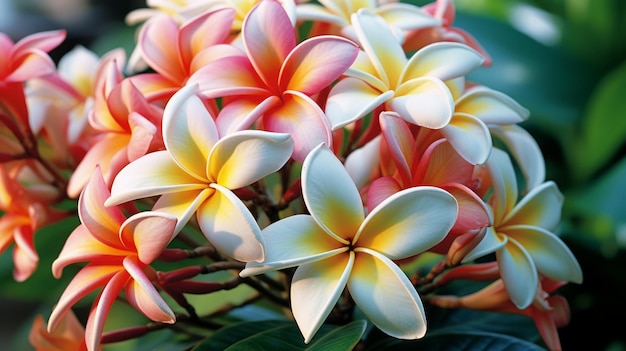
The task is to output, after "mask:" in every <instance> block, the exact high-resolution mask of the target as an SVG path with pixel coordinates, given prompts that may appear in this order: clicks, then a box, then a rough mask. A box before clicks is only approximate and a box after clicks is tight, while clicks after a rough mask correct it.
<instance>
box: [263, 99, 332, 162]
mask: <svg viewBox="0 0 626 351" xmlns="http://www.w3.org/2000/svg"><path fill="white" fill-rule="evenodd" d="M282 100H283V104H282V105H281V106H280V107H277V108H273V109H270V110H269V111H267V113H265V115H264V116H263V120H262V122H263V127H264V128H265V129H266V130H271V131H273V132H278V133H288V134H290V135H291V136H292V138H293V143H294V147H293V155H292V157H293V159H295V160H296V161H299V162H302V161H303V160H304V158H305V157H306V155H308V154H309V152H310V151H311V150H313V148H315V147H316V146H317V145H319V144H320V143H325V144H326V145H331V144H332V134H331V125H330V121H329V120H328V118H327V117H326V115H325V114H324V112H323V111H322V109H321V108H320V107H319V106H318V105H317V104H316V103H315V101H313V100H312V99H311V98H310V97H308V96H306V95H304V94H302V93H300V92H297V91H292V90H289V91H286V92H285V93H284V94H283V96H282Z"/></svg>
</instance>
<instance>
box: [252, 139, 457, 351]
mask: <svg viewBox="0 0 626 351" xmlns="http://www.w3.org/2000/svg"><path fill="white" fill-rule="evenodd" d="M302 195H303V198H304V202H305V204H306V208H307V209H308V211H309V213H310V215H305V214H301V215H292V216H289V217H286V218H284V219H282V220H280V221H278V222H275V223H273V224H271V225H269V226H268V227H266V228H265V229H263V237H264V239H265V243H266V259H265V261H264V262H260V263H258V262H250V263H248V264H246V268H245V269H244V270H243V271H242V272H241V273H240V275H241V276H243V277H246V276H251V275H255V274H260V273H264V272H268V271H274V270H279V269H283V268H288V267H294V266H299V267H298V268H297V269H296V271H295V274H294V276H293V280H292V283H291V305H292V311H293V315H294V318H295V320H296V322H297V324H298V326H299V328H300V330H301V332H302V334H303V335H304V341H305V343H308V342H309V341H310V340H311V338H312V337H313V336H314V335H315V333H316V332H317V330H318V329H319V328H320V326H321V325H322V323H323V322H324V320H325V319H326V317H327V316H328V314H329V313H330V311H331V310H332V308H333V307H334V305H335V303H336V302H337V300H338V298H339V296H340V295H341V294H342V292H343V290H344V288H346V287H347V288H348V291H349V292H350V295H351V297H352V298H353V299H354V301H355V303H356V305H357V306H358V307H359V308H360V309H361V310H362V311H363V313H365V315H366V316H367V317H368V318H369V319H370V320H371V321H372V322H373V323H374V324H375V325H376V326H377V327H378V328H380V329H381V330H382V331H384V332H385V333H387V334H389V335H391V336H394V337H397V338H402V339H415V338H420V337H422V336H424V334H425V332H426V319H425V316H424V308H423V306H422V302H421V300H420V297H419V296H418V294H417V291H416V290H415V288H414V287H413V285H412V284H411V282H410V281H409V279H408V278H407V277H406V275H405V274H404V273H403V272H402V270H401V269H400V268H399V267H398V266H397V265H396V264H395V263H394V262H393V260H398V259H402V258H405V257H409V256H412V255H415V254H418V253H420V252H423V251H425V250H427V249H429V248H430V247H432V246H433V245H435V244H437V243H438V242H439V241H441V240H442V239H443V238H444V236H445V235H446V234H447V232H448V230H449V229H450V228H451V227H452V225H453V224H454V221H455V219H456V214H457V204H456V201H455V200H454V198H453V197H452V196H451V195H450V194H448V193H447V192H445V191H443V190H441V189H437V188H433V187H416V188H411V189H407V190H403V191H400V192H398V193H396V194H394V195H392V196H390V197H389V198H388V199H386V200H385V201H383V202H382V203H381V204H380V205H378V206H377V207H376V208H374V209H373V210H372V211H371V212H369V213H367V214H366V213H365V210H364V207H363V204H362V200H361V197H360V195H359V191H358V189H357V188H356V186H355V184H354V183H353V182H352V179H351V178H350V176H349V175H348V173H347V172H346V170H345V168H344V166H343V165H342V163H341V162H340V161H339V160H338V159H337V157H336V156H335V155H334V154H333V153H332V151H330V149H329V148H328V147H327V146H325V145H323V144H322V145H319V146H318V147H316V148H315V149H314V150H313V151H311V153H310V154H309V155H308V156H307V158H306V159H305V161H304V164H303V168H302Z"/></svg>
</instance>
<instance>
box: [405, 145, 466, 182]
mask: <svg viewBox="0 0 626 351" xmlns="http://www.w3.org/2000/svg"><path fill="white" fill-rule="evenodd" d="M473 171H474V166H473V165H472V164H470V163H469V162H467V161H466V160H465V159H463V158H462V157H461V156H460V155H459V154H458V152H457V151H456V150H455V149H454V148H453V147H452V145H451V143H449V142H448V141H447V140H446V139H439V140H437V141H435V142H434V143H432V144H430V145H429V146H428V148H427V149H426V151H425V152H424V154H423V155H422V158H421V159H420V161H419V163H418V164H417V165H416V168H415V170H414V171H413V177H414V178H413V182H414V184H422V185H443V184H448V183H459V184H469V183H470V181H471V180H472V174H473Z"/></svg>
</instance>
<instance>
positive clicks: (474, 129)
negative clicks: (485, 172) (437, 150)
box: [441, 112, 492, 165]
mask: <svg viewBox="0 0 626 351" xmlns="http://www.w3.org/2000/svg"><path fill="white" fill-rule="evenodd" d="M441 133H442V134H443V135H444V136H445V137H446V139H448V141H449V142H450V144H452V146H453V147H454V149H455V150H456V151H457V152H458V153H459V155H461V157H463V158H464V159H465V160H466V161H467V162H469V163H471V164H474V165H477V164H482V163H485V161H487V158H489V153H490V152H491V145H492V144H491V134H490V133H489V129H488V128H487V126H486V125H485V124H484V123H483V122H481V120H480V119H478V118H476V117H474V116H472V115H468V114H464V113H458V112H457V113H455V114H454V115H453V116H452V120H450V123H448V125H446V126H445V127H443V128H442V129H441Z"/></svg>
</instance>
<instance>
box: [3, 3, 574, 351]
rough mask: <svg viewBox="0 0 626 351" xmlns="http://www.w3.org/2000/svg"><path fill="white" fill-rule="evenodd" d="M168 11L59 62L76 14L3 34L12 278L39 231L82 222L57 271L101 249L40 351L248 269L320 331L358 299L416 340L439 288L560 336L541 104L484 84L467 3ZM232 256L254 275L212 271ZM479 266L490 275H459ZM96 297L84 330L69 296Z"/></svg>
mask: <svg viewBox="0 0 626 351" xmlns="http://www.w3.org/2000/svg"><path fill="white" fill-rule="evenodd" d="M148 4H149V5H150V7H149V8H146V9H142V10H137V11H133V12H132V13H130V14H129V15H128V17H127V19H128V22H129V24H138V25H139V26H138V28H139V30H138V35H137V45H136V47H135V49H134V51H133V52H132V54H131V55H130V56H129V58H128V60H127V58H126V54H125V53H124V51H123V50H121V49H117V50H113V51H111V52H109V53H108V54H106V55H104V56H103V57H97V56H96V55H95V54H94V53H92V52H91V51H89V50H88V49H86V48H84V47H76V48H75V49H73V50H72V51H70V52H69V53H67V54H66V55H65V56H63V57H62V58H61V59H60V61H59V62H58V64H55V63H54V62H53V61H52V60H51V59H50V57H49V56H48V54H47V53H48V52H49V51H50V50H52V49H53V48H55V47H56V46H57V45H59V44H60V43H61V42H62V41H63V40H64V36H65V33H64V32H63V31H52V32H44V33H38V34H34V35H31V36H28V37H26V38H24V39H22V40H21V41H19V42H17V43H13V42H12V41H11V40H10V39H8V37H6V36H4V35H0V48H1V50H2V51H3V55H2V56H1V58H0V122H1V124H0V149H1V150H2V152H1V153H0V160H1V161H2V163H1V164H0V177H1V179H2V181H1V182H0V187H1V189H2V192H1V193H0V194H1V195H2V196H1V197H0V206H1V207H0V209H1V210H2V211H3V212H4V214H3V216H2V218H1V219H0V228H1V229H2V231H1V232H0V239H1V241H0V252H3V251H6V250H7V248H8V247H9V246H11V245H12V244H14V250H13V255H14V256H13V257H14V265H15V270H14V272H15V273H14V277H15V279H16V280H19V281H23V280H26V279H28V277H29V276H30V275H31V274H32V273H33V272H34V271H35V269H37V265H38V255H37V251H36V249H35V246H34V241H35V234H36V233H37V232H38V230H39V229H40V228H42V227H44V226H46V225H49V224H51V223H55V222H57V221H59V220H61V219H63V218H65V217H68V216H72V215H75V214H76V213H77V215H78V217H79V218H80V225H78V227H76V228H75V229H74V231H73V232H72V233H71V234H69V236H66V237H65V238H64V239H65V240H66V242H65V245H64V247H63V249H62V251H61V252H60V254H59V256H58V258H57V259H56V260H55V261H54V263H53V265H52V271H53V274H54V276H55V277H60V276H61V275H62V272H63V269H64V268H65V267H66V266H69V265H73V264H77V263H82V264H83V265H82V266H81V268H80V270H79V271H78V273H77V274H76V275H75V276H74V278H73V279H72V280H71V282H70V283H69V285H68V286H67V287H66V289H65V291H64V293H63V294H62V296H60V298H59V301H58V303H57V304H56V306H55V307H54V309H53V311H52V313H51V315H50V318H49V320H48V324H47V327H43V321H42V320H40V319H38V320H37V324H36V326H35V327H34V329H33V331H32V332H31V341H32V343H33V344H35V346H37V347H38V348H39V349H41V350H53V349H62V348H63V347H66V346H63V345H68V344H70V343H72V342H73V343H74V344H75V345H81V344H84V345H83V346H80V347H85V346H86V349H88V350H97V349H99V347H100V345H101V344H103V343H107V342H113V341H117V340H121V339H124V338H132V337H135V336H138V335H140V334H143V333H146V332H148V331H149V330H148V329H145V328H139V329H132V328H131V329H129V330H125V331H122V332H119V331H117V332H116V331H113V332H105V331H104V330H105V328H104V327H105V322H106V320H107V316H108V314H109V311H110V309H111V307H112V305H113V304H114V302H115V301H116V300H118V299H123V300H125V301H126V302H127V303H128V304H129V305H130V306H132V307H133V308H134V309H136V310H137V311H138V312H140V313H142V314H143V315H145V316H146V317H147V318H149V319H150V320H152V321H154V322H158V323H160V324H159V325H162V326H163V327H166V326H167V325H168V324H172V323H178V321H179V320H185V321H194V320H201V319H202V318H203V316H199V315H197V314H196V312H195V310H194V308H193V306H192V305H191V304H189V302H188V301H187V300H186V298H185V294H206V295H207V298H210V294H211V293H212V292H215V291H221V290H224V289H231V288H233V287H235V286H238V285H240V284H248V285H250V286H251V287H252V288H254V289H258V290H259V292H261V293H262V294H266V295H268V296H272V297H274V298H273V299H270V300H271V301H274V302H276V301H283V300H281V299H280V297H281V296H283V295H284V296H283V298H284V301H283V302H282V305H283V306H284V307H289V310H290V313H291V314H290V316H292V317H293V319H294V320H295V322H296V323H297V325H298V327H299V329H300V331H301V333H302V335H303V338H304V342H305V343H308V342H309V341H310V340H311V339H312V338H313V337H314V336H315V335H316V333H317V332H318V330H319V329H320V327H321V326H322V325H323V324H324V323H325V322H327V321H328V319H329V318H330V316H331V315H336V314H337V313H339V314H343V317H342V318H343V320H344V321H345V320H350V319H351V318H353V317H352V316H353V312H354V310H355V308H358V309H359V310H360V311H362V313H363V314H364V315H365V317H366V318H367V319H368V320H369V321H370V322H371V323H372V324H373V325H374V326H375V327H377V328H378V329H379V330H381V331H382V332H384V333H386V334H388V335H389V336H392V337H395V338H400V339H418V338H421V337H423V336H424V335H425V334H426V332H427V319H428V318H427V317H428V316H427V315H426V313H425V307H424V305H425V304H428V305H430V306H436V307H438V308H466V309H474V310H487V311H499V312H506V313H517V314H521V315H526V316H530V317H532V318H533V319H534V320H535V323H536V326H537V328H538V330H539V332H540V334H541V336H542V338H543V340H544V342H545V344H546V345H547V346H548V347H549V348H550V349H559V348H560V346H559V338H558V334H557V328H558V327H560V326H562V325H564V324H565V323H567V321H568V319H569V315H568V308H567V301H565V300H563V299H559V298H558V296H553V295H551V294H552V293H554V291H555V290H556V289H557V288H558V287H560V286H562V285H563V284H566V283H569V282H573V283H580V282H581V281H582V272H581V268H580V266H579V264H578V262H577V260H576V259H575V257H574V256H573V254H572V253H571V251H570V250H569V249H568V248H567V246H566V245H565V244H564V242H563V241H562V240H561V239H560V238H559V237H558V236H557V235H556V232H557V230H558V225H559V221H560V215H561V207H562V204H563V196H562V194H561V193H560V191H559V189H558V187H557V185H556V184H555V183H554V182H552V181H549V180H546V179H545V177H546V176H545V166H544V161H543V156H542V153H541V150H540V149H539V146H538V144H537V143H536V142H535V140H534V139H533V138H532V136H531V135H530V134H529V133H528V132H527V131H525V130H524V129H523V128H522V126H521V125H520V123H521V122H523V121H524V120H526V119H527V118H528V116H529V112H528V111H527V110H526V109H525V108H524V107H522V106H520V105H519V104H518V103H517V102H516V101H514V99H512V98H511V97H509V96H507V95H505V94H503V93H500V92H498V91H495V90H493V89H490V88H489V87H486V86H481V85H478V84H475V83H473V82H471V81H469V80H468V79H467V78H466V77H467V75H468V74H469V73H470V72H472V71H474V70H476V69H479V68H481V66H488V65H490V63H491V58H490V57H489V56H488V55H487V53H486V52H485V50H484V49H483V48H482V47H481V46H480V45H479V44H478V42H477V41H476V40H475V39H474V38H473V37H472V36H471V35H470V34H468V33H466V32H465V31H463V30H462V29H459V28H456V27H454V26H453V22H454V6H453V3H452V2H451V1H446V0H437V1H436V2H433V3H431V4H429V5H426V6H423V7H418V6H415V5H411V4H408V3H399V2H385V1H381V2H375V1H370V2H358V1H351V0H323V1H322V0H320V1H319V2H315V3H314V2H306V1H297V2H294V1H292V0H283V1H280V2H279V1H275V0H259V1H249V2H238V1H216V0H196V1H159V2H158V3H157V2H154V4H151V2H150V1H149V2H148ZM68 200H71V201H68ZM68 202H69V203H75V204H76V205H75V206H69V207H71V208H70V209H68V205H67V204H68ZM61 205H63V206H61ZM194 234H199V235H201V236H200V238H201V239H202V241H199V240H198V238H196V237H194ZM185 245H187V247H185ZM424 257H428V258H429V259H427V260H423V258H424ZM196 258H202V259H205V260H208V261H206V262H209V263H208V264H201V265H197V264H196V262H197V261H193V262H194V263H193V264H192V263H189V264H186V262H192V261H191V259H196ZM433 258H434V259H436V260H437V261H433ZM156 261H161V262H165V263H172V264H177V265H175V266H173V267H175V268H173V269H171V270H167V269H164V268H162V267H164V265H159V266H158V267H159V268H158V269H157V268H156V266H155V265H154V262H156ZM433 262H434V263H433ZM416 266H417V268H415V267H416ZM424 269H428V270H429V271H428V272H427V274H423V273H424ZM218 270H228V271H234V272H235V273H236V274H235V277H234V278H233V280H231V281H227V282H218V281H215V282H211V281H206V280H198V279H195V278H196V277H197V276H198V275H200V274H206V273H209V272H215V271H218ZM468 280H479V281H485V282H488V284H485V285H483V286H482V287H481V288H480V289H479V290H477V291H473V292H471V293H469V294H462V295H450V294H449V293H446V294H442V293H440V292H439V291H445V290H440V289H442V288H444V287H446V286H448V284H449V283H451V282H456V281H468ZM93 292H98V294H97V297H96V298H95V299H94V301H93V304H92V308H91V311H90V313H89V316H88V318H87V321H86V327H85V329H84V331H81V329H80V325H79V323H77V321H76V317H75V316H74V314H73V312H72V307H73V306H74V305H75V304H76V303H77V302H78V301H79V300H82V299H84V298H86V297H87V296H88V295H89V294H91V293H93ZM122 296H123V297H122ZM168 301H174V302H175V303H176V304H177V305H178V306H173V305H172V306H169V305H168V303H170V302H168ZM277 303H278V304H279V305H281V303H280V302H277ZM170 305H171V303H170ZM174 310H179V311H177V312H174ZM333 311H336V312H337V313H332V312H333ZM68 323H69V324H68ZM70 324H71V329H72V333H71V334H70V337H69V339H70V340H66V339H64V338H63V337H62V335H61V334H62V333H65V331H66V330H67V329H68V328H69V327H67V325H70ZM135 332H136V333H135ZM66 336H67V335H66ZM77 339H78V340H77ZM83 339H84V341H83ZM55 340H57V342H55ZM58 340H61V341H58ZM76 347H78V346H76Z"/></svg>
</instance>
